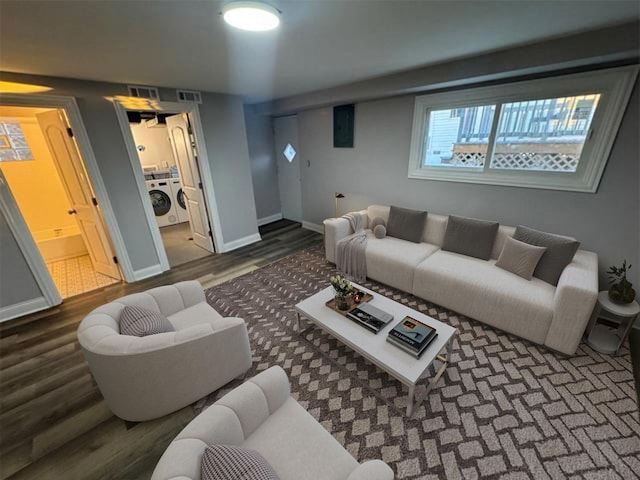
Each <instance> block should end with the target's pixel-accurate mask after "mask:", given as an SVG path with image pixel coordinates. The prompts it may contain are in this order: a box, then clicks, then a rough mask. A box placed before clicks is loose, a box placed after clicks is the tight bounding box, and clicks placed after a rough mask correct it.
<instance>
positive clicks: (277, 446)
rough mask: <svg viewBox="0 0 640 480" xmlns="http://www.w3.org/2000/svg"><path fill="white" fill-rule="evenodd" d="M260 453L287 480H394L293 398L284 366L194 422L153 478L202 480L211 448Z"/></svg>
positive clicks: (267, 372) (380, 463)
mask: <svg viewBox="0 0 640 480" xmlns="http://www.w3.org/2000/svg"><path fill="white" fill-rule="evenodd" d="M213 444H224V445H234V446H241V447H244V448H248V449H251V450H256V451H257V452H259V453H260V454H261V455H262V456H263V457H264V458H265V460H266V461H267V462H269V464H270V465H271V467H272V468H273V469H274V470H275V472H276V473H277V474H278V476H279V477H280V479H281V480H333V479H336V480H393V478H394V475H393V470H391V468H390V467H389V466H388V465H387V464H386V463H384V462H383V461H381V460H370V461H367V462H364V463H362V464H360V463H358V462H357V461H356V459H355V458H353V457H352V456H351V455H350V454H349V452H347V451H346V450H345V449H344V448H342V446H341V445H340V444H339V443H338V441H337V440H336V439H334V438H333V437H332V436H331V434H329V432H327V431H326V430H325V429H324V428H323V427H322V425H320V424H319V423H318V422H317V421H316V420H315V419H314V418H313V417H312V416H311V415H310V414H309V412H307V411H306V410H305V409H304V408H302V407H301V406H300V404H299V403H298V402H296V401H295V400H294V399H293V398H291V396H290V390H289V379H288V378H287V374H286V373H285V372H284V370H283V369H282V368H280V367H278V366H275V367H271V368H269V369H268V370H265V371H264V372H262V373H260V374H258V375H256V376H255V377H253V378H252V379H250V380H248V381H246V382H245V383H244V384H242V385H240V386H239V387H237V388H235V389H234V390H232V391H231V392H229V393H228V394H226V395H225V396H224V397H222V398H221V399H220V400H218V401H217V402H216V403H215V404H213V405H212V406H210V407H209V408H207V409H206V410H205V411H204V412H202V413H201V414H200V415H198V416H197V417H196V418H194V419H193V420H192V421H191V423H189V425H187V426H186V427H185V428H184V430H182V432H180V433H179V434H178V436H177V437H176V438H175V439H174V440H173V442H171V444H170V445H169V447H168V448H167V450H166V451H165V452H164V454H163V455H162V458H160V461H159V462H158V465H157V466H156V469H155V470H154V472H153V475H152V477H151V480H178V479H180V480H200V478H201V476H200V469H201V465H202V456H203V453H204V451H205V449H206V448H207V446H209V445H213Z"/></svg>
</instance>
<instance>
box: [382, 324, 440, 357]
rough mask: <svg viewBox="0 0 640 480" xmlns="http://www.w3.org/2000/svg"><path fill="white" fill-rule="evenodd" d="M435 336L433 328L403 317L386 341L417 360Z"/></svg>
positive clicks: (436, 333) (436, 334)
mask: <svg viewBox="0 0 640 480" xmlns="http://www.w3.org/2000/svg"><path fill="white" fill-rule="evenodd" d="M437 336H438V332H436V329H435V328H433V327H430V326H429V325H427V324H426V323H423V322H421V321H419V320H416V319H415V318H412V317H404V318H403V319H402V321H401V322H399V323H398V324H397V325H396V326H395V327H393V328H392V329H391V331H390V332H389V335H388V336H387V341H388V342H389V343H392V344H393V345H395V346H397V347H400V348H401V349H403V350H404V351H406V352H407V353H410V354H412V355H414V356H415V357H416V358H418V357H420V355H421V354H422V353H423V352H424V351H425V350H426V349H427V347H428V346H429V344H430V343H431V342H433V340H434V339H435V338H436V337H437Z"/></svg>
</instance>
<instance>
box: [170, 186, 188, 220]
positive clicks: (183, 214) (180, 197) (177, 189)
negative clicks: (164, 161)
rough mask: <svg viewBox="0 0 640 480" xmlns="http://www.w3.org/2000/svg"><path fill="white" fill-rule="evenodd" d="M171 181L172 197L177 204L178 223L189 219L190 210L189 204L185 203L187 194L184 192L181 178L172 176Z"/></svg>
mask: <svg viewBox="0 0 640 480" xmlns="http://www.w3.org/2000/svg"><path fill="white" fill-rule="evenodd" d="M169 183H170V185H171V193H172V196H171V199H172V200H173V202H174V204H175V206H176V212H177V214H178V223H183V222H188V221H189V212H187V204H186V203H185V196H184V193H182V184H181V183H180V179H179V178H170V179H169Z"/></svg>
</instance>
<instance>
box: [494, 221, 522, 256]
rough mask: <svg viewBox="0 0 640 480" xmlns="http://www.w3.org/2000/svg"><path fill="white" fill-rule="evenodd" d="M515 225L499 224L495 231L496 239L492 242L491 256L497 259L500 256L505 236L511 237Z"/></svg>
mask: <svg viewBox="0 0 640 480" xmlns="http://www.w3.org/2000/svg"><path fill="white" fill-rule="evenodd" d="M515 231H516V227H508V226H507V225H500V227H499V228H498V233H496V241H495V242H494V243H493V250H492V251H491V258H493V259H494V260H497V259H498V258H500V254H501V253H502V249H503V248H504V244H505V241H506V240H507V238H511V237H513V234H514V232H515Z"/></svg>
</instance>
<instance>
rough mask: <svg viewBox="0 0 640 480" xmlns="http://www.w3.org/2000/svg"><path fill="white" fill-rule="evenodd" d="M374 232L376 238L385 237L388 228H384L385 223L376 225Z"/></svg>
mask: <svg viewBox="0 0 640 480" xmlns="http://www.w3.org/2000/svg"><path fill="white" fill-rule="evenodd" d="M373 234H374V235H375V236H376V238H384V237H385V236H386V235H387V229H386V228H384V225H376V226H375V227H374V228H373Z"/></svg>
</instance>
